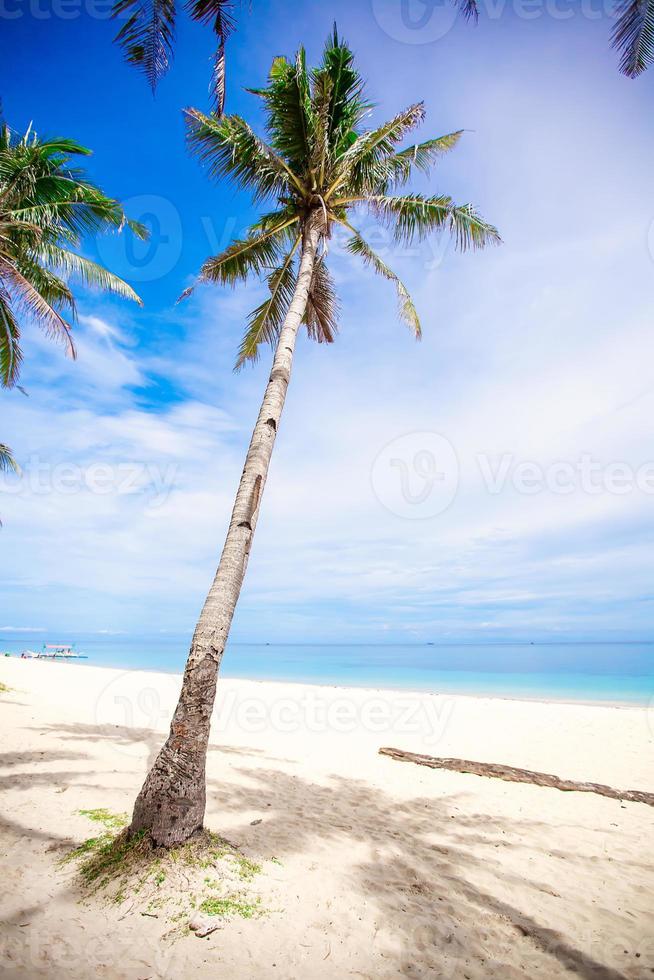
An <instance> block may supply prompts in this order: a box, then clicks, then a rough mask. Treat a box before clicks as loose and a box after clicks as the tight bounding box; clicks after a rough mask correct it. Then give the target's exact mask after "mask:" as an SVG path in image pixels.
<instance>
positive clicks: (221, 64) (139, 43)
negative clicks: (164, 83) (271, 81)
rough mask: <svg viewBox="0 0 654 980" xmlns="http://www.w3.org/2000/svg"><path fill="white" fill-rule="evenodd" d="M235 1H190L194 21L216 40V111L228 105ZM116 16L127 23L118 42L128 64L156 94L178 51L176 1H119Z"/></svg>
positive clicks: (213, 82) (213, 91) (114, 10)
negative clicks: (228, 46) (207, 28)
mask: <svg viewBox="0 0 654 980" xmlns="http://www.w3.org/2000/svg"><path fill="white" fill-rule="evenodd" d="M234 5H235V4H234V0H188V2H187V3H186V4H185V7H186V10H187V11H188V12H189V14H190V16H191V18H192V20H195V21H198V22H199V23H201V24H207V25H209V26H210V27H211V28H212V29H213V32H214V35H215V38H216V53H215V55H214V62H213V71H212V79H211V86H210V90H211V98H212V103H213V108H214V110H215V112H216V113H217V114H218V115H221V114H222V111H223V107H224V105H225V42H226V40H227V38H228V37H229V35H230V34H231V33H232V31H233V30H234ZM112 16H113V17H115V18H116V19H118V20H121V19H122V20H123V21H124V23H123V25H122V27H121V28H120V30H119V31H118V33H117V34H116V37H115V41H116V43H117V44H118V45H119V46H120V47H121V48H122V49H123V52H124V55H125V60H126V61H127V62H128V63H129V64H131V65H134V66H135V67H136V68H137V69H139V71H141V72H143V74H144V75H145V77H146V78H147V80H148V82H149V84H150V88H151V89H152V91H153V92H154V91H155V89H156V87H157V85H158V83H159V82H160V81H161V79H162V78H163V76H164V75H165V74H166V72H167V71H168V69H169V68H170V65H171V62H172V59H173V51H174V47H175V28H176V22H177V6H176V0H116V2H115V3H114V5H113V8H112Z"/></svg>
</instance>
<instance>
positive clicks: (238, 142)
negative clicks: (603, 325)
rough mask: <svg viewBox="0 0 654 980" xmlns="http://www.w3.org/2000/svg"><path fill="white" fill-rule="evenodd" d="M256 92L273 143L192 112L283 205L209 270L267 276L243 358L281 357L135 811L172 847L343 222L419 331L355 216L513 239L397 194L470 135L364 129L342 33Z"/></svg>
mask: <svg viewBox="0 0 654 980" xmlns="http://www.w3.org/2000/svg"><path fill="white" fill-rule="evenodd" d="M255 94H256V95H258V96H260V98H261V99H262V100H263V104H264V109H265V113H266V118H267V129H268V136H269V143H265V142H264V141H263V140H262V139H260V138H259V137H258V136H257V135H256V134H255V133H254V132H253V130H252V129H251V128H250V127H249V126H248V125H247V123H246V122H244V121H243V119H241V118H239V117H238V116H224V117H222V118H221V119H218V118H217V117H216V116H206V115H203V114H202V113H201V112H198V111H197V110H195V109H189V110H187V122H188V138H189V142H190V146H191V148H192V149H193V150H194V151H195V152H196V153H197V154H198V155H199V157H200V159H201V160H202V161H203V162H204V163H205V164H206V165H207V167H208V170H209V173H210V175H211V176H213V177H219V178H220V177H227V176H228V177H232V178H233V179H235V181H236V182H237V183H238V184H239V185H240V186H241V187H245V188H249V189H251V190H252V193H253V196H254V198H255V199H256V200H257V201H260V202H266V201H267V202H274V210H271V211H269V212H267V213H265V214H264V215H263V216H262V217H261V218H260V220H259V221H257V222H256V224H254V225H253V226H252V228H251V229H250V231H249V233H248V235H247V236H246V237H245V238H244V239H243V240H239V241H234V242H233V243H232V244H231V245H230V246H229V247H228V248H227V249H226V250H225V251H224V252H222V254H220V255H217V256H214V257H213V258H209V259H207V261H206V262H205V263H204V265H203V267H202V270H201V273H200V277H199V279H200V281H201V282H214V283H219V284H220V285H226V284H229V285H235V284H236V283H238V282H245V281H246V279H247V278H248V276H250V274H254V275H261V274H264V275H266V276H267V281H268V286H269V295H268V296H267V298H266V299H265V300H264V302H263V303H261V305H260V306H258V307H257V308H256V309H255V310H254V311H253V312H252V314H251V316H250V318H249V321H248V325H247V328H246V330H245V335H244V337H243V342H242V344H241V348H240V351H239V354H238V360H237V365H238V366H240V365H242V364H243V363H244V362H245V361H247V360H253V359H254V358H256V357H257V355H258V352H259V347H260V345H261V344H262V343H263V342H269V343H270V344H271V345H273V346H274V348H275V353H274V357H273V363H272V370H271V373H270V378H269V380H268V383H267V385H266V390H265V393H264V397H263V402H262V405H261V410H260V412H259V417H258V419H257V422H256V425H255V427H254V432H253V434H252V440H251V442H250V447H249V449H248V452H247V457H246V460H245V466H244V469H243V473H242V476H241V481H240V484H239V488H238V491H237V494H236V501H235V504H234V509H233V512H232V516H231V520H230V523H229V530H228V532H227V538H226V541H225V545H224V548H223V552H222V555H221V558H220V563H219V565H218V570H217V572H216V575H215V578H214V581H213V584H212V586H211V589H210V591H209V594H208V596H207V599H206V601H205V604H204V608H203V609H202V613H201V615H200V619H199V621H198V624H197V626H196V629H195V633H194V635H193V640H192V643H191V649H190V654H189V657H188V661H187V664H186V669H185V672H184V679H183V684H182V690H181V693H180V697H179V702H178V704H177V707H176V709H175V713H174V716H173V719H172V724H171V728H170V734H169V736H168V739H167V741H166V743H165V744H164V746H163V748H162V749H161V751H160V752H159V755H158V756H157V758H156V760H155V762H154V765H153V766H152V768H151V770H150V772H149V773H148V775H147V777H146V780H145V783H144V785H143V787H142V789H141V791H140V793H139V796H138V798H137V800H136V804H135V806H134V813H133V817H132V823H131V828H130V832H131V833H136V832H138V831H147V832H149V834H150V835H151V837H152V839H153V841H154V842H155V843H156V844H159V845H166V846H170V845H173V844H175V843H179V842H181V841H184V840H186V839H187V838H188V837H190V836H191V835H192V834H193V833H194V832H195V831H197V830H198V829H199V828H201V827H202V823H203V818H204V811H205V762H206V752H207V744H208V739H209V724H210V718H211V712H212V708H213V704H214V698H215V692H216V680H217V674H218V669H219V666H220V661H221V658H222V655H223V650H224V648H225V643H226V641H227V637H228V634H229V629H230V626H231V622H232V617H233V614H234V609H235V606H236V603H237V600H238V597H239V593H240V590H241V585H242V582H243V577H244V575H245V569H246V566H247V562H248V555H249V553H250V546H251V544H252V536H253V534H254V531H255V527H256V523H257V518H258V515H259V508H260V505H261V497H262V494H263V489H264V485H265V481H266V476H267V473H268V465H269V462H270V457H271V453H272V449H273V444H274V442H275V436H276V434H277V429H278V427H279V421H280V418H281V414H282V409H283V407H284V400H285V398H286V390H287V388H288V384H289V380H290V376H291V365H292V361H293V351H294V348H295V342H296V338H297V334H298V330H299V328H300V325H301V324H304V325H305V327H306V329H307V333H308V334H309V336H310V337H311V338H312V339H314V340H317V341H318V342H325V343H331V342H332V341H333V340H334V338H335V334H336V328H337V324H336V295H335V291H334V284H333V280H332V278H331V276H330V273H329V271H328V269H327V262H326V255H327V245H328V242H329V238H330V235H331V232H332V229H333V228H334V226H336V225H338V226H341V227H343V228H345V229H346V230H347V232H348V235H349V239H348V244H347V247H348V249H349V251H350V252H351V253H352V255H355V256H359V257H360V258H361V259H362V260H363V262H364V263H365V264H366V265H368V266H370V267H371V268H372V269H373V270H374V271H375V272H377V273H379V274H380V275H381V276H383V277H384V278H385V279H388V280H390V281H391V282H392V283H393V284H394V285H395V288H396V291H397V295H398V299H399V312H400V316H401V317H402V319H403V320H405V321H406V323H407V324H408V326H409V328H410V330H411V331H412V332H413V334H414V336H416V337H419V336H420V321H419V319H418V314H417V312H416V309H415V307H414V305H413V302H412V301H411V297H410V296H409V293H408V291H407V289H406V287H405V286H404V284H403V283H402V282H401V281H400V279H399V278H398V277H397V276H396V275H395V273H394V272H393V271H392V270H391V269H390V268H389V267H388V266H387V265H386V263H385V262H384V261H383V260H382V259H381V258H380V257H379V255H377V254H376V253H375V252H374V251H373V249H372V248H371V247H370V245H369V244H368V243H367V242H366V241H365V240H364V238H363V237H362V235H361V234H360V233H359V231H357V229H356V227H355V225H353V224H352V223H351V214H352V212H355V211H357V210H359V209H365V210H368V211H371V212H372V213H373V214H374V215H375V216H376V217H377V218H379V220H380V221H382V222H384V223H386V224H388V225H390V226H391V227H392V228H393V229H394V230H395V237H396V239H397V241H398V242H412V241H414V240H415V239H421V238H423V237H424V236H426V235H428V234H430V233H431V232H438V231H442V230H446V231H449V232H451V233H452V234H453V236H454V240H455V242H456V244H457V246H458V247H459V248H461V249H467V248H481V247H482V246H484V245H487V244H490V243H494V242H498V241H499V240H500V239H499V235H498V233H497V231H496V229H495V228H493V227H492V225H489V224H487V223H486V222H485V221H484V220H483V219H482V218H481V217H480V216H479V215H478V214H477V213H476V212H475V210H474V208H472V207H471V206H470V205H469V204H465V205H456V204H454V203H453V202H452V200H451V198H450V197H448V196H447V195H445V194H441V195H437V196H432V197H426V196H424V195H421V194H416V193H412V194H408V195H405V196H396V195H393V194H392V193H391V191H392V190H393V189H394V188H397V187H398V186H400V185H403V184H405V183H406V182H407V181H408V179H409V177H410V175H411V173H412V171H413V170H414V169H416V168H417V169H418V170H421V171H424V172H428V171H429V169H430V167H431V165H432V164H433V163H434V162H435V161H436V160H437V159H438V158H439V157H440V156H441V154H443V153H446V152H447V151H449V150H451V149H452V148H453V147H454V146H455V144H456V143H457V142H458V140H459V137H460V136H461V132H460V131H459V132H456V133H449V134H448V135H446V136H441V137H439V138H438V139H430V140H427V141H426V142H423V143H417V144H414V145H411V146H408V147H406V148H405V149H398V145H399V144H400V143H401V142H402V141H403V139H404V137H405V136H406V135H407V134H408V133H409V132H410V131H411V130H412V129H414V127H415V126H417V124H418V123H420V122H421V121H422V120H423V118H424V115H425V111H424V107H423V105H422V103H417V104H416V105H412V106H410V107H409V108H408V109H405V110H404V111H403V112H400V113H399V114H398V115H397V116H395V117H394V118H393V119H391V120H390V121H389V122H386V123H384V124H383V125H382V126H379V127H378V128H376V129H374V130H369V131H361V129H360V124H361V122H362V120H363V118H364V116H365V115H367V113H368V111H369V109H370V105H369V103H368V102H367V101H366V99H365V97H364V93H363V82H362V79H361V76H360V75H359V73H358V72H357V70H356V68H355V67H354V59H353V56H352V53H351V51H350V50H349V49H348V47H347V45H346V44H345V43H343V42H342V41H341V40H340V39H339V38H338V35H337V33H336V30H335V29H334V34H333V36H332V37H330V38H329V40H328V42H327V46H326V48H325V51H324V55H323V58H322V62H321V64H320V65H319V67H318V68H316V69H314V70H313V71H307V68H306V64H305V55H304V51H303V50H302V49H300V51H299V52H298V54H297V57H296V58H295V60H294V62H289V61H287V60H286V59H285V58H276V59H275V60H274V62H273V65H272V69H271V71H270V76H269V83H268V85H267V86H266V87H265V88H263V89H259V90H255ZM188 292H189V290H187V293H188Z"/></svg>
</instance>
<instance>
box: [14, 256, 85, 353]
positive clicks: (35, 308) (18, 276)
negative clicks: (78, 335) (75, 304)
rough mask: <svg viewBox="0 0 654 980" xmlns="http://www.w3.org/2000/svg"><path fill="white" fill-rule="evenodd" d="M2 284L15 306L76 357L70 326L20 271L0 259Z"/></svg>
mask: <svg viewBox="0 0 654 980" xmlns="http://www.w3.org/2000/svg"><path fill="white" fill-rule="evenodd" d="M0 284H2V288H3V290H4V292H5V293H8V294H9V295H10V296H11V297H12V303H13V304H14V306H17V305H19V306H20V307H22V309H23V310H24V311H25V313H27V314H28V315H29V316H31V317H32V318H33V319H34V321H35V322H36V323H37V324H38V325H39V326H40V327H41V329H42V330H44V331H45V333H46V334H47V335H48V336H49V337H53V338H54V339H56V340H60V341H62V342H63V343H64V344H65V345H66V348H67V352H68V353H69V354H70V356H71V357H75V356H76V355H75V345H74V344H73V339H72V337H71V334H70V324H69V323H66V321H65V320H64V318H63V317H62V316H60V314H59V313H57V311H56V310H55V309H53V308H52V306H50V304H49V303H48V301H47V300H46V299H45V298H44V297H43V296H42V295H41V293H40V292H39V291H38V289H36V288H35V287H34V286H33V285H32V283H31V282H29V280H28V279H26V278H25V276H24V275H23V274H22V273H21V272H19V270H18V269H17V268H16V267H15V266H14V265H12V263H11V262H8V261H7V260H6V259H3V258H1V257H0Z"/></svg>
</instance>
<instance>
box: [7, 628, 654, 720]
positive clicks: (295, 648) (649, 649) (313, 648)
mask: <svg viewBox="0 0 654 980" xmlns="http://www.w3.org/2000/svg"><path fill="white" fill-rule="evenodd" d="M46 640H47V642H48V643H75V644H76V646H77V649H78V650H79V651H80V652H83V653H86V654H88V656H89V659H88V660H84V661H79V663H78V664H76V665H75V666H79V667H80V668H83V666H84V665H87V664H92V665H93V664H95V665H99V666H107V667H122V668H124V669H137V668H141V669H143V668H144V669H147V670H165V671H174V672H180V671H182V670H183V668H184V662H185V659H186V654H187V651H188V643H189V637H188V636H181V635H179V636H173V635H171V634H162V635H160V636H158V637H155V638H153V637H151V636H150V637H145V636H125V635H102V636H98V635H97V634H94V635H85V634H80V635H77V636H72V635H71V636H59V635H57V636H48V637H45V636H44V635H43V634H38V635H29V634H25V633H23V634H10V633H4V634H1V635H0V651H2V652H9V653H12V654H19V653H20V652H21V650H23V649H26V648H28V649H32V650H39V649H40V647H41V645H42V644H43V643H44V642H45V641H46ZM0 671H1V661H0ZM221 672H222V674H223V675H224V676H226V677H248V678H254V679H258V680H287V681H304V682H308V683H313V684H337V685H342V686H356V687H385V688H400V689H404V690H426V691H433V692H447V693H461V694H489V695H496V696H498V697H522V698H549V699H559V700H565V701H615V702H621V703H635V704H644V703H647V702H649V701H650V699H651V698H652V697H654V643H535V644H531V643H529V644H525V643H505V644H499V643H498V644H459V645H443V644H436V645H434V646H431V645H422V646H419V645H417V644H413V645H409V644H406V645H390V644H389V645H385V644H377V645H354V644H352V645H333V644H332V645H324V646H319V645H311V644H276V643H275V644H247V643H243V644H240V643H233V644H230V645H229V646H228V648H227V650H226V652H225V657H224V659H223V665H222V668H221ZM0 679H1V677H0Z"/></svg>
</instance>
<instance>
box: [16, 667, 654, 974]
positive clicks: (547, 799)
mask: <svg viewBox="0 0 654 980" xmlns="http://www.w3.org/2000/svg"><path fill="white" fill-rule="evenodd" d="M0 681H2V682H3V683H4V684H6V685H8V686H9V688H10V689H11V690H10V691H8V692H4V693H2V694H0V716H1V718H2V750H1V753H0V764H1V766H2V768H1V769H0V779H1V784H2V805H1V816H2V821H1V830H2V842H1V853H2V880H3V889H2V895H1V899H0V901H1V910H0V919H1V920H2V950H1V964H2V965H1V972H2V975H3V976H7V977H25V978H32V977H52V978H59V977H61V978H63V977H66V978H86V977H96V976H97V977H107V978H109V977H117V978H118V977H120V978H123V977H124V978H130V980H146V978H159V977H162V978H163V977H166V978H173V977H175V978H180V977H185V978H186V977H228V978H244V980H245V978H259V977H261V978H263V977H266V978H269V977H278V978H280V980H290V978H296V977H297V978H300V977H301V978H311V980H314V978H318V980H320V978H327V977H330V978H331V977H339V978H340V977H344V976H346V977H350V976H351V977H365V978H393V977H409V978H419V977H420V978H432V977H454V978H459V977H461V978H475V980H476V978H482V977H483V978H486V977H497V978H502V980H506V978H511V977H529V978H531V977H543V978H551V977H559V976H571V975H575V976H580V977H585V978H591V977H592V978H598V977H599V978H603V977H604V978H618V977H645V976H652V974H653V973H654V858H653V857H652V840H654V836H653V831H654V819H653V818H654V809H653V808H652V807H649V806H647V805H644V804H642V803H624V802H621V801H619V800H612V799H607V798H604V797H601V796H597V795H594V794H581V793H562V792H559V791H557V790H554V789H550V788H542V787H537V786H531V785H518V784H510V783H506V782H502V781H500V780H497V779H490V778H484V777H477V776H473V775H464V774H458V773H454V772H445V771H440V770H431V769H426V768H423V767H420V766H416V765H413V764H408V763H401V762H396V761H394V760H392V759H389V758H384V757H382V756H379V754H378V749H379V747H380V746H395V747H398V748H403V749H409V750H412V751H417V752H424V753H428V754H431V755H438V756H456V757H461V758H467V759H474V760H480V761H488V762H502V763H506V764H509V765H514V766H519V767H522V768H528V769H534V770H539V771H544V772H550V773H555V774H557V775H558V776H561V777H567V778H571V779H579V780H589V781H594V782H600V783H607V784H609V785H611V786H614V787H618V788H620V789H625V790H626V789H643V790H650V791H651V790H654V752H653V744H654V715H653V714H652V712H651V711H650V712H648V711H646V710H644V709H639V708H626V707H625V708H622V707H609V706H592V705H573V704H558V703H540V702H526V701H525V702H521V701H511V700H501V699H490V698H473V697H462V696H461V697H459V696H457V697H451V696H436V695H429V694H411V693H407V692H391V691H377V690H375V691H373V690H362V689H344V688H328V687H310V686H305V685H296V684H286V683H284V684H282V683H267V682H265V683H264V682H252V681H236V680H221V681H220V683H219V695H218V704H217V708H216V713H215V716H214V724H213V730H212V738H211V745H210V751H209V763H208V806H207V820H206V823H207V826H208V827H210V828H211V829H213V830H216V831H219V832H220V833H224V834H225V836H226V837H228V838H229V839H230V840H232V841H234V842H236V843H237V844H238V845H239V847H240V848H241V849H242V850H243V852H244V853H246V854H247V855H249V856H251V857H252V859H253V860H256V861H260V862H261V864H262V868H263V870H262V873H261V874H260V875H258V878H257V888H258V890H259V892H260V894H261V897H262V904H263V906H264V907H265V908H266V910H267V911H266V914H265V915H262V916H260V917H257V918H253V919H249V920H245V919H242V918H239V917H236V918H233V919H229V920H227V921H226V922H225V923H224V924H223V925H222V927H221V928H220V929H219V930H218V931H216V932H214V933H212V934H211V935H210V936H209V937H208V938H206V939H198V938H197V937H195V936H194V935H192V934H190V935H188V936H184V937H183V938H181V939H179V940H178V941H176V942H174V943H172V944H171V943H168V942H164V941H163V940H162V932H163V928H164V927H163V924H162V922H161V921H160V919H158V918H155V917H148V916H143V915H140V914H136V915H133V914H132V915H131V914H130V913H129V909H126V908H125V906H124V905H120V904H117V905H110V906H107V905H105V904H103V903H102V902H101V901H100V900H98V901H97V902H94V901H92V900H91V901H90V902H81V901H80V893H79V889H78V887H77V884H76V880H75V877H74V873H73V869H72V868H71V867H70V866H67V867H66V866H65V867H63V868H62V867H60V866H59V864H58V862H59V859H60V857H61V856H62V855H63V854H64V853H66V851H67V850H69V849H71V848H72V847H74V846H75V845H76V844H78V843H79V842H81V841H82V840H84V839H85V838H88V837H89V836H91V832H92V828H90V825H89V821H88V819H87V818H85V817H83V816H81V815H80V814H79V812H78V811H79V810H81V809H90V808H99V807H104V808H107V809H109V810H111V811H112V812H124V811H129V810H130V809H131V806H132V803H133V800H134V797H135V794H136V793H137V791H138V789H139V788H140V785H141V782H142V779H143V776H144V774H145V771H146V767H147V766H148V763H149V762H150V761H151V760H152V758H153V756H154V754H155V753H156V751H157V748H158V746H159V744H160V743H161V741H162V737H163V734H164V733H165V731H166V730H167V726H168V722H169V719H170V713H171V711H172V708H173V706H174V702H175V697H176V693H177V690H178V687H179V683H180V678H179V677H178V676H173V675H167V674H157V673H146V672H141V671H130V672H123V671H118V670H110V669H104V668H98V667H91V666H80V665H72V664H58V663H43V662H36V661H20V660H17V659H3V660H1V661H0ZM272 858H274V859H275V860H274V861H273V860H271V859H272Z"/></svg>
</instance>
